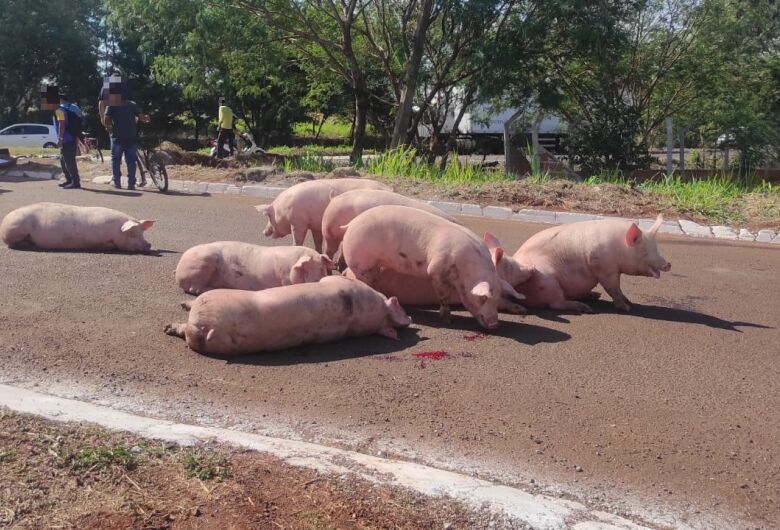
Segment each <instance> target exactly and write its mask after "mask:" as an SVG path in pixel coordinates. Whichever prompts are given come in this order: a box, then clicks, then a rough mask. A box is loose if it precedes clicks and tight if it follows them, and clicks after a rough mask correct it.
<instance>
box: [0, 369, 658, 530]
mask: <svg viewBox="0 0 780 530" xmlns="http://www.w3.org/2000/svg"><path fill="white" fill-rule="evenodd" d="M0 405H3V406H6V407H8V408H10V409H11V410H15V411H17V412H23V413H27V414H35V415H38V416H43V417H45V418H48V419H51V420H57V421H67V422H89V423H96V424H98V425H101V426H102V427H105V428H108V429H112V430H119V431H129V432H133V433H136V434H138V435H141V436H144V437H147V438H154V439H160V440H166V441H169V442H175V443H179V444H183V445H191V444H194V443H198V442H208V441H215V440H216V441H220V442H225V443H229V444H233V445H238V446H242V447H246V448H248V449H253V450H256V451H262V452H264V453H270V454H271V455H273V456H275V457H277V458H280V459H282V460H284V461H285V462H287V463H288V464H291V465H295V466H303V467H308V468H313V469H316V470H318V471H321V472H324V473H340V474H343V473H350V474H351V473H354V474H356V475H358V476H360V477H362V478H365V479H367V480H370V481H372V482H384V483H387V484H389V485H392V486H401V487H405V488H409V489H411V490H414V491H417V492H419V493H423V494H425V495H449V496H451V497H453V498H455V499H458V500H460V501H463V502H465V503H467V504H469V505H470V506H472V507H473V508H476V509H479V508H482V507H484V506H485V505H488V506H489V507H490V508H491V509H492V510H494V511H496V512H503V513H505V514H506V515H508V516H509V517H512V518H515V519H517V520H520V521H523V522H524V523H526V524H528V525H530V526H531V527H532V528H534V529H539V530H548V529H549V530H553V529H555V530H558V529H560V530H563V529H566V528H577V529H578V530H587V529H590V530H596V529H598V530H621V529H622V530H648V527H646V526H639V525H637V524H635V523H633V522H631V521H629V520H628V519H624V518H622V517H618V516H616V515H612V514H609V513H605V512H601V511H598V510H591V509H589V508H588V507H586V506H585V505H583V504H581V503H579V502H574V501H568V500H565V499H557V498H554V497H550V496H547V495H536V494H531V493H528V492H525V491H523V490H520V489H518V488H513V487H509V486H503V485H501V484H493V483H491V482H488V481H485V480H481V479H477V478H474V477H469V476H466V475H460V474H458V473H453V472H451V471H443V470H441V469H436V468H433V467H429V466H424V465H421V464H415V463H412V462H403V461H393V460H388V459H385V458H379V457H375V456H370V455H365V454H362V453H357V452H353V451H346V450H343V449H335V448H331V447H326V446H322V445H317V444H313V443H308V442H299V441H294V440H284V439H279V438H272V437H269V436H262V435H258V434H250V433H245V432H239V431H231V430H228V429H219V428H213V427H199V426H195V425H184V424H180V423H173V422H170V421H166V420H158V419H153V418H145V417H142V416H136V415H133V414H128V413H125V412H121V411H117V410H113V409H110V408H108V407H101V406H98V405H93V404H91V403H85V402H83V401H76V400H72V399H65V398H60V397H55V396H50V395H46V394H41V393H38V392H33V391H30V390H26V389H22V388H16V387H12V386H8V385H2V384H0Z"/></svg>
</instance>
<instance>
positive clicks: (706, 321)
mask: <svg viewBox="0 0 780 530" xmlns="http://www.w3.org/2000/svg"><path fill="white" fill-rule="evenodd" d="M592 306H593V308H594V309H595V310H596V312H597V313H612V314H623V315H625V314H626V313H623V312H622V311H618V310H617V309H616V308H615V306H613V305H612V303H611V302H607V301H605V300H600V301H598V302H595V303H593V304H592ZM628 315H633V316H637V317H642V318H649V319H651V320H665V321H667V322H681V323H684V324H700V325H702V326H707V327H710V328H716V329H725V330H727V331H736V332H737V333H742V330H741V329H738V328H740V327H745V328H760V329H774V328H773V327H772V326H765V325H763V324H754V323H752V322H741V321H734V322H732V321H730V320H723V319H722V318H718V317H716V316H712V315H708V314H706V313H699V312H698V311H691V310H689V309H683V308H680V307H664V306H657V305H642V304H636V303H634V304H632V305H631V312H630V313H628Z"/></svg>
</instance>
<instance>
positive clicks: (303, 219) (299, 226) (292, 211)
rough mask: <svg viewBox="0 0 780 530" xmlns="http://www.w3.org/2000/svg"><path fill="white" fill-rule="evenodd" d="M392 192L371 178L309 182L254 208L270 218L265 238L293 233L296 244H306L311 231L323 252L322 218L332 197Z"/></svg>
mask: <svg viewBox="0 0 780 530" xmlns="http://www.w3.org/2000/svg"><path fill="white" fill-rule="evenodd" d="M356 189H373V190H390V187H389V186H386V185H384V184H382V183H380V182H377V181H375V180H370V179H358V178H343V179H326V180H310V181H308V182H301V183H300V184H296V185H295V186H292V187H290V188H287V189H286V190H284V191H283V192H282V193H280V194H279V196H278V197H276V199H274V201H273V202H272V203H271V204H258V205H257V206H255V209H256V210H257V211H258V212H260V213H262V214H264V215H266V216H267V217H268V224H267V225H266V227H265V230H264V231H263V234H264V235H265V236H266V237H272V238H274V239H279V238H281V237H285V236H288V235H290V234H292V236H293V240H294V241H295V244H296V245H299V246H300V245H303V241H304V239H306V232H308V231H309V230H311V233H312V237H313V238H314V248H315V249H317V252H322V216H323V214H324V213H325V208H327V206H328V203H329V202H330V199H331V196H336V195H340V194H342V193H345V192H347V191H350V190H356Z"/></svg>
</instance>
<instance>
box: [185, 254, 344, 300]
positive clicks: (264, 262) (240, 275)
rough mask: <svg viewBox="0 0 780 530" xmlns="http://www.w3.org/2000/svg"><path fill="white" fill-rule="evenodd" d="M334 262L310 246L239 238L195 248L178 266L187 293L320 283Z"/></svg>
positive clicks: (249, 289)
mask: <svg viewBox="0 0 780 530" xmlns="http://www.w3.org/2000/svg"><path fill="white" fill-rule="evenodd" d="M334 267H335V266H334V264H333V262H332V261H331V260H330V258H328V257H327V256H325V255H322V254H319V253H317V252H315V251H314V250H312V249H310V248H306V247H261V246H259V245H250V244H249V243H241V242H239V241H216V242H214V243H206V244H205V245H198V246H196V247H192V248H191V249H189V250H187V252H185V253H184V254H183V255H182V257H181V259H180V260H179V264H178V265H177V267H176V283H177V284H178V285H179V287H181V288H182V289H183V290H184V292H187V293H190V294H195V295H198V294H201V293H203V292H205V291H208V290H210V289H244V290H247V291H259V290H261V289H268V288H269V287H279V286H282V285H291V284H295V283H306V282H317V281H319V280H320V278H322V277H324V276H328V275H329V274H330V271H332V270H333V269H334Z"/></svg>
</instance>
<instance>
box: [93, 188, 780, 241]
mask: <svg viewBox="0 0 780 530" xmlns="http://www.w3.org/2000/svg"><path fill="white" fill-rule="evenodd" d="M92 181H93V182H95V183H97V184H109V183H110V181H111V178H110V177H96V178H94V179H93V180H92ZM123 185H126V179H124V177H123ZM169 188H170V189H172V190H175V191H182V192H186V193H197V194H204V193H209V194H231V195H245V196H249V197H258V198H266V199H273V198H275V197H277V196H278V195H279V194H280V193H281V192H283V191H284V190H285V189H287V188H282V187H275V186H263V185H260V184H246V185H244V186H236V185H233V184H225V183H220V182H193V181H189V180H171V181H169ZM425 202H427V203H428V204H430V205H431V206H435V207H436V208H439V209H440V210H443V211H445V212H447V213H450V214H456V215H467V216H471V217H486V218H489V219H501V220H514V221H527V222H531V223H542V224H566V223H576V222H579V221H595V220H598V219H625V218H622V217H610V216H604V215H593V214H587V213H576V212H554V211H548V210H532V209H527V208H523V209H520V210H517V211H514V210H512V208H508V207H506V206H484V207H483V206H480V205H478V204H470V203H459V202H447V201H438V200H430V201H425ZM625 220H628V221H633V222H635V223H637V224H638V225H639V227H640V228H642V229H643V230H644V229H646V228H649V227H650V226H651V225H652V224H653V223H654V222H655V219H625ZM658 231H659V232H661V233H664V234H674V235H685V236H691V237H704V238H714V239H726V240H735V241H736V240H739V241H755V242H758V243H773V244H776V245H780V233H778V232H776V231H775V230H769V229H765V230H759V231H758V233H754V232H751V231H750V230H748V229H746V228H735V227H730V226H722V225H715V226H705V225H700V224H698V223H695V222H693V221H688V220H687V219H681V220H680V221H664V224H663V225H661V227H660V228H659V229H658Z"/></svg>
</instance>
